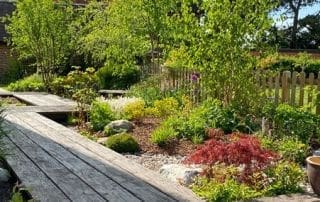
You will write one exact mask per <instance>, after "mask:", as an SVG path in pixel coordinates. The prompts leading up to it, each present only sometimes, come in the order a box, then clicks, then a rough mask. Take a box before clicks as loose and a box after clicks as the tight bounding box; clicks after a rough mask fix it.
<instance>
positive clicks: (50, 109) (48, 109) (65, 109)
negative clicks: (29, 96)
mask: <svg viewBox="0 0 320 202" xmlns="http://www.w3.org/2000/svg"><path fill="white" fill-rule="evenodd" d="M8 110H10V111H11V112H12V113H21V112H38V113H72V112H76V111H77V109H76V107H73V106H21V107H8Z"/></svg>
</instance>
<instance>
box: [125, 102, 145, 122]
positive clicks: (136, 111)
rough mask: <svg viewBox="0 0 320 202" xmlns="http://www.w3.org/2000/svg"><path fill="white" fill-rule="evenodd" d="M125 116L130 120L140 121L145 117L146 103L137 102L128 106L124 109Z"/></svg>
mask: <svg viewBox="0 0 320 202" xmlns="http://www.w3.org/2000/svg"><path fill="white" fill-rule="evenodd" d="M123 114H124V117H125V118H126V119H128V120H137V121H140V120H141V119H142V118H143V117H145V102H144V101H143V100H137V101H135V102H132V103H129V104H127V105H126V106H124V108H123Z"/></svg>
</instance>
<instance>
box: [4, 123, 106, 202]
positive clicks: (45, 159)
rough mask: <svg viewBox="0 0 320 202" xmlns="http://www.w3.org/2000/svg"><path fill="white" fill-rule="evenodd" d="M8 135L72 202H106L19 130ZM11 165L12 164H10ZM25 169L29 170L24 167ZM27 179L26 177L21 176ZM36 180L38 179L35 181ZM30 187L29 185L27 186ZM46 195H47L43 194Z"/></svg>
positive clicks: (11, 131)
mask: <svg viewBox="0 0 320 202" xmlns="http://www.w3.org/2000/svg"><path fill="white" fill-rule="evenodd" d="M8 124H9V126H8V127H10V125H11V126H13V127H12V128H11V130H10V132H8V133H7V136H8V138H9V139H10V140H11V141H12V142H13V143H14V144H15V145H17V147H19V149H20V150H21V151H23V153H25V155H26V156H28V158H30V159H31V160H32V161H33V162H34V164H35V165H36V166H37V167H38V168H39V169H40V170H41V171H42V172H43V173H45V174H46V176H47V177H48V178H49V179H50V180H51V181H52V182H54V184H55V185H56V187H57V188H59V189H60V190H62V191H63V192H64V194H65V195H66V196H67V197H68V198H69V199H70V200H72V201H84V202H85V201H105V199H104V198H102V197H101V196H100V195H98V194H97V192H96V191H95V190H94V189H92V188H91V187H89V186H88V185H87V184H86V183H85V182H83V181H82V180H81V179H80V178H79V177H78V176H76V175H75V174H74V173H72V172H71V171H70V170H68V169H66V167H65V166H64V165H63V164H61V163H60V162H58V161H57V160H56V159H55V158H53V156H51V155H50V154H48V153H47V152H46V151H45V150H43V149H42V148H41V147H39V145H37V144H36V143H34V142H33V141H32V140H30V139H29V138H27V137H26V136H25V135H24V134H23V133H21V132H20V131H18V130H13V128H14V125H12V123H10V122H9V123H8ZM9 165H10V164H9ZM24 169H28V168H27V167H24ZM22 177H25V176H21V178H22ZM35 180H36V179H35ZM26 186H28V184H26ZM43 194H46V193H43Z"/></svg>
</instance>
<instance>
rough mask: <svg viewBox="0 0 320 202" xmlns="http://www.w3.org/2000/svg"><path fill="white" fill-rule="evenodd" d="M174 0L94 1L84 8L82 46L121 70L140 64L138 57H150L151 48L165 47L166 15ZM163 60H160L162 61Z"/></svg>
mask: <svg viewBox="0 0 320 202" xmlns="http://www.w3.org/2000/svg"><path fill="white" fill-rule="evenodd" d="M172 2H173V1H172V0H135V1H125V0H114V1H110V2H105V1H103V2H97V1H92V2H90V4H89V5H88V6H87V8H85V10H84V11H83V15H82V17H81V18H80V20H81V21H82V22H81V23H78V25H80V27H81V26H82V28H80V30H82V33H81V37H80V39H79V45H80V47H83V52H84V53H85V54H87V55H92V57H93V59H94V60H95V61H96V62H98V63H99V62H100V63H101V62H104V63H105V65H106V66H107V67H109V68H114V70H115V71H116V73H119V74H121V72H123V71H125V70H126V69H127V68H128V67H132V66H135V65H136V64H137V57H140V58H143V59H144V62H145V61H146V60H145V59H146V57H145V56H146V55H147V53H149V52H150V55H151V58H152V64H155V63H156V62H155V60H156V59H157V58H158V57H156V55H155V54H154V53H156V52H158V53H159V50H162V49H163V44H164V38H165V37H166V34H165V33H166V32H167V29H166V25H167V24H166V22H167V21H166V18H167V15H168V13H169V11H170V7H171V5H172ZM158 63H159V61H158Z"/></svg>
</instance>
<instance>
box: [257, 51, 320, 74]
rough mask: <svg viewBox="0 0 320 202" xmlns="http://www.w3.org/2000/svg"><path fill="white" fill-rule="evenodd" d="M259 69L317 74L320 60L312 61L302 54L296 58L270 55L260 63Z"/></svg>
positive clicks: (319, 68) (319, 69)
mask: <svg viewBox="0 0 320 202" xmlns="http://www.w3.org/2000/svg"><path fill="white" fill-rule="evenodd" d="M259 67H260V68H262V69H269V70H273V71H280V72H282V71H291V72H292V71H297V72H301V71H302V69H304V72H306V74H307V75H308V74H309V73H314V74H318V72H319V71H320V60H319V59H312V58H311V57H310V56H309V55H308V54H305V53H302V54H299V55H298V57H297V56H279V55H272V56H269V57H267V58H265V59H263V60H262V61H260V64H259Z"/></svg>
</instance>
